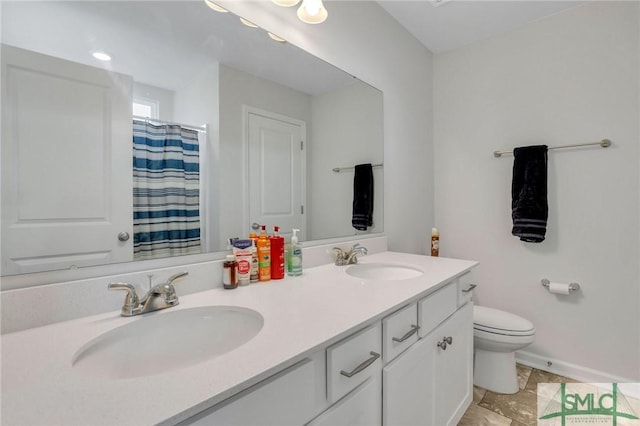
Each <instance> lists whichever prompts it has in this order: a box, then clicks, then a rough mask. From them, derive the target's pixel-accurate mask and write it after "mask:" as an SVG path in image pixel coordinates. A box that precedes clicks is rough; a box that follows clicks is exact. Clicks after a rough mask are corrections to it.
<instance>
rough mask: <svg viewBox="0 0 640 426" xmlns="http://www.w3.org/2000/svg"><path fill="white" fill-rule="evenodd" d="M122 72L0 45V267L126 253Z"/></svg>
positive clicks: (129, 213) (128, 221)
mask: <svg viewBox="0 0 640 426" xmlns="http://www.w3.org/2000/svg"><path fill="white" fill-rule="evenodd" d="M132 87H133V80H132V78H131V77H128V76H124V75H121V74H117V73H113V72H107V71H105V70H103V69H99V68H94V67H89V66H86V65H81V64H77V63H73V62H69V61H65V60H61V59H57V58H53V57H50V56H46V55H41V54H39V53H35V52H31V51H27V50H23V49H18V48H14V47H10V46H5V45H3V46H2V273H3V275H4V274H8V275H10V274H17V273H28V272H40V271H47V270H52V269H66V268H70V267H73V266H77V267H80V266H90V265H97V264H105V263H111V262H123V261H128V260H132V257H133V249H132V247H133V238H129V240H128V241H120V240H119V239H118V234H119V233H120V232H127V233H129V235H132V233H133V201H132V200H133V194H132V187H131V182H132V176H133V175H132V173H133V172H132V168H131V161H132V136H131V134H132V124H131V93H132Z"/></svg>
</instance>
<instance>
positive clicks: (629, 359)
mask: <svg viewBox="0 0 640 426" xmlns="http://www.w3.org/2000/svg"><path fill="white" fill-rule="evenodd" d="M638 27H639V4H638V3H637V2H593V3H590V4H587V5H585V6H582V7H579V8H575V9H572V10H569V11H566V12H564V13H561V14H558V15H555V16H552V17H550V18H547V19H544V20H540V21H538V22H535V23H532V24H530V25H527V26H525V27H523V28H521V29H518V30H515V31H512V32H510V33H508V34H504V35H501V36H498V37H494V38H492V39H490V40H487V41H483V42H480V43H476V44H474V45H471V46H468V47H465V48H461V49H458V50H455V51H452V52H449V53H444V54H439V55H436V56H435V60H434V88H435V89H434V105H435V108H434V109H435V114H434V122H435V130H434V138H435V180H436V191H435V205H436V213H435V214H436V224H437V226H438V227H439V228H440V231H441V232H440V235H441V245H440V247H441V253H442V255H445V256H452V257H460V258H469V259H476V260H479V261H480V266H479V267H478V268H477V270H476V272H475V274H476V278H477V283H478V285H479V288H478V290H477V294H476V295H477V297H476V301H477V302H479V303H480V304H483V305H487V306H493V307H497V308H501V309H505V310H509V311H512V312H514V313H516V314H519V315H521V316H523V317H525V318H528V319H530V320H531V321H532V322H533V323H534V324H535V327H536V333H537V334H536V342H535V343H534V344H533V345H531V346H530V347H529V348H528V349H527V350H526V352H527V353H524V354H522V356H523V357H524V358H527V357H528V358H529V360H530V361H532V362H540V363H544V366H545V367H546V361H547V360H549V361H552V362H554V366H553V367H552V369H553V368H556V366H557V367H558V368H559V369H560V370H561V371H563V370H564V371H567V372H568V374H573V376H574V377H576V376H579V375H582V377H584V378H589V377H598V374H599V373H603V375H604V377H607V376H608V377H616V376H617V377H618V378H626V379H630V380H634V381H638V380H640V361H639V360H640V313H639V311H640V306H639V301H640V294H639V290H640V284H639V281H640V277H639V271H638V259H639V249H638V245H639V238H638V235H639V229H638V227H639V210H638V200H639V197H638V194H639V193H640V192H639V164H640V161H639V149H638V148H639V139H640V129H639V118H640V105H639V104H640V100H639V88H640V86H639V75H640V74H639V72H640V70H639V67H638V61H639V50H640V43H639V33H638ZM603 138H609V139H611V140H612V141H613V146H612V147H611V148H608V149H606V150H605V149H602V148H599V147H594V148H580V149H570V150H555V151H550V153H549V172H548V177H549V184H548V188H549V197H548V198H549V210H550V213H549V222H548V228H547V239H546V240H545V241H544V242H543V243H542V244H531V243H523V242H520V241H519V240H518V239H517V238H516V237H513V236H512V235H511V208H510V207H511V204H510V202H511V198H510V197H511V194H510V190H511V172H512V171H511V168H512V164H513V159H512V157H511V156H508V157H503V158H500V159H497V158H493V155H492V153H493V151H494V150H509V149H511V148H512V147H515V146H523V145H531V144H542V143H544V144H548V145H549V146H554V145H564V144H573V143H581V142H591V141H599V140H600V139H603ZM545 277H546V278H549V279H550V280H552V281H562V282H570V281H575V282H578V283H579V284H580V285H581V286H582V290H581V291H580V292H579V293H578V294H574V295H571V296H558V295H553V294H550V293H549V292H548V291H547V290H545V289H544V288H543V287H542V286H541V285H540V279H541V278H545Z"/></svg>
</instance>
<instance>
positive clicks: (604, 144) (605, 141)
mask: <svg viewBox="0 0 640 426" xmlns="http://www.w3.org/2000/svg"><path fill="white" fill-rule="evenodd" d="M590 145H600V146H601V147H603V148H607V147H610V146H611V141H610V140H609V139H602V140H601V141H600V142H587V143H576V144H573V145H559V146H550V147H549V148H548V149H561V148H575V147H578V146H590ZM505 154H513V151H493V156H494V157H496V158H499V157H502V156H503V155H505Z"/></svg>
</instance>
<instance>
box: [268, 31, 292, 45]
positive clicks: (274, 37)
mask: <svg viewBox="0 0 640 426" xmlns="http://www.w3.org/2000/svg"><path fill="white" fill-rule="evenodd" d="M267 34H269V37H271V40H275V41H277V42H279V43H286V42H287V40H285V39H283V38H282V37H280V36H277V35H275V34H274V33H271V32H269V31H267Z"/></svg>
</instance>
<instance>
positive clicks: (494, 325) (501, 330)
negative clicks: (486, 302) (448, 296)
mask: <svg viewBox="0 0 640 426" xmlns="http://www.w3.org/2000/svg"><path fill="white" fill-rule="evenodd" d="M473 328H475V329H476V330H482V331H486V332H489V333H498V334H511V335H521V336H522V335H531V334H534V333H535V328H534V327H533V323H532V322H531V321H529V320H526V319H524V318H522V317H519V316H518V315H515V314H512V313H510V312H505V311H501V310H499V309H493V308H487V307H486V306H474V307H473Z"/></svg>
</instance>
